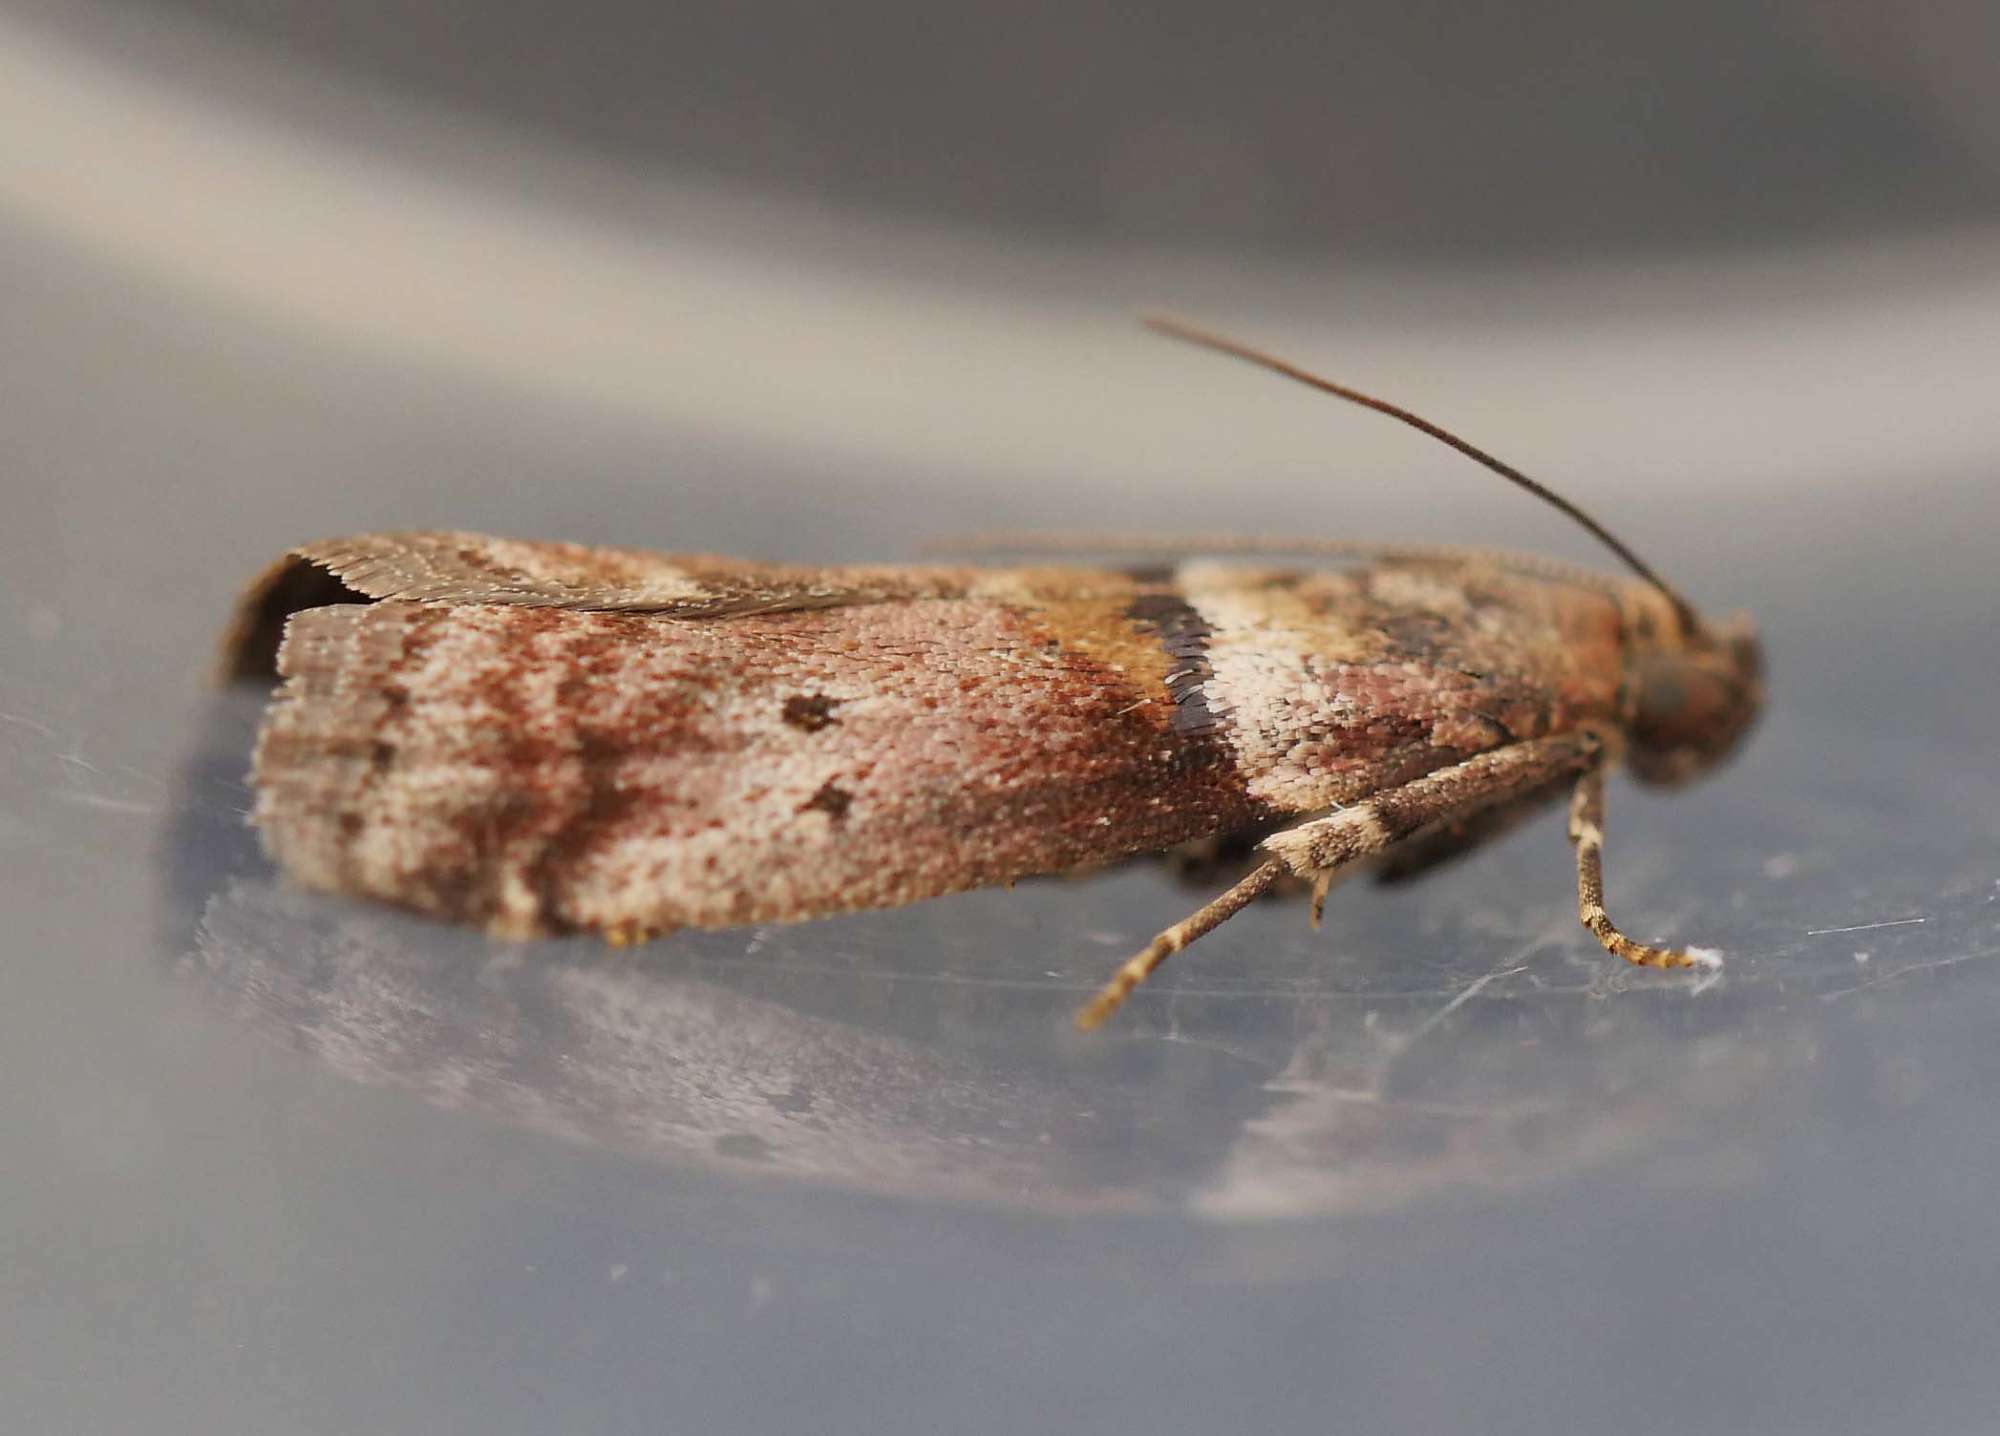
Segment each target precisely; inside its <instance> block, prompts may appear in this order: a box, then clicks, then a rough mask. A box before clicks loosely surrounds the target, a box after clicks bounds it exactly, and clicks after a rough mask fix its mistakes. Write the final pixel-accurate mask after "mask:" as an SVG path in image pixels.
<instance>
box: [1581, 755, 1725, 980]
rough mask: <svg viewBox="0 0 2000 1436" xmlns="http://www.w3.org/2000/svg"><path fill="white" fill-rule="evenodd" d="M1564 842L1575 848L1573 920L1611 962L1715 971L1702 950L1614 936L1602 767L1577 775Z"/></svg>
mask: <svg viewBox="0 0 2000 1436" xmlns="http://www.w3.org/2000/svg"><path fill="white" fill-rule="evenodd" d="M1569 840H1570V841H1571V842H1572V843H1574V844H1575V845H1576V916H1577V920H1578V921H1580V922H1581V923H1582V924H1583V925H1584V926H1585V927H1587V928H1589V929H1590V932H1591V936H1593V937H1595V938H1596V939H1597V940H1598V942H1599V943H1601V944H1603V947H1604V950H1605V951H1606V952H1608V953H1610V954H1611V955H1612V956H1614V957H1622V958H1624V959H1625V960H1626V961H1627V962H1629V963H1632V964H1634V965H1635V966H1638V967H1720V966H1722V955H1721V954H1720V953H1718V952H1716V951H1714V950H1713V949H1711V948H1706V947H1687V948H1675V947H1649V946H1647V945H1646V944H1645V943H1642V942H1634V941H1632V939H1631V938H1629V937H1627V936H1625V934H1624V933H1622V932H1620V931H1619V930H1618V926H1617V924H1616V923H1614V922H1612V921H1611V917H1610V915H1609V914H1608V913H1606V912H1605V911H1604V765H1603V764H1602V763H1598V764H1594V765H1592V766H1591V767H1589V768H1586V769H1585V770H1584V771H1583V772H1581V773H1579V774H1578V775H1577V779H1576V787H1575V788H1574V789H1573V790H1572V791H1571V792H1570V798H1569Z"/></svg>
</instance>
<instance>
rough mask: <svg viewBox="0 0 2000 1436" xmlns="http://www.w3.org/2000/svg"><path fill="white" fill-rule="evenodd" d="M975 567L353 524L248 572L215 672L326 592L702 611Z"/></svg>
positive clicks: (264, 646)
mask: <svg viewBox="0 0 2000 1436" xmlns="http://www.w3.org/2000/svg"><path fill="white" fill-rule="evenodd" d="M974 574H975V571H974V570H970V569H966V568H950V567H935V566H933V567H917V566H903V565H880V566H875V567H850V568H811V567H804V566H796V565H786V564H765V563H753V562H748V561H745V560H742V559H733V558H723V557H718V556H716V555H713V554H666V553H657V552H654V551H652V550H650V549H637V548H599V547H591V546H586V545H583V544H571V543H556V542H550V541H534V540H524V539H508V538H495V537H491V536H489V535H485V534H474V533H459V532H452V531H411V532H402V533H380V534H361V535H358V536H355V537H351V538H338V539H326V540H322V541H320V542H317V543H309V544H303V545H301V546H300V547H298V548H296V549H293V550H292V551H291V552H289V553H287V554H286V555H285V556H284V557H283V558H281V559H279V560H278V562H276V563H275V564H273V565H272V566H271V567H270V568H268V569H266V570H265V571H264V572H263V573H262V574H261V575H259V576H258V577H257V578H256V579H255V580H254V581H253V582H252V583H251V584H250V586H249V587H248V588H247V589H246V590H245V592H244V594H243V596H242V597H241V598H240V599H239V600H238V602H237V606H236V612H235V616H234V618H233V620H232V621H231V623H230V625H229V627H228V629H227V631H226V633H225V636H224V640H223V646H222V654H221V661H220V671H221V675H222V677H224V678H225V679H232V678H243V677H260V676H261V677H268V676H269V675H270V674H271V673H272V672H273V671H275V666H276V657H277V650H278V642H279V638H280V635H281V634H282V632H283V629H284V625H285V620H286V619H288V618H289V617H290V616H291V615H292V614H294V613H297V612H300V611H301V610H304V609H308V608H318V607H322V606H325V605H328V604H335V603H367V602H372V601H378V600H400V601H406V602H415V603H478V604H506V605H514V606H521V607H527V608H563V609H573V610H577V611H582V612H605V613H652V614H660V615H662V616H666V617H672V618H693V619H713V618H730V617H736V616H741V615H744V614H753V613H783V612H794V611H798V610H802V609H816V608H838V607H841V606H843V605H847V604H855V603H885V602H894V601H897V600H908V599H914V598H947V597H954V596H958V595H961V594H963V593H965V592H966V591H967V588H968V586H969V584H970V583H971V582H972V581H973V578H974Z"/></svg>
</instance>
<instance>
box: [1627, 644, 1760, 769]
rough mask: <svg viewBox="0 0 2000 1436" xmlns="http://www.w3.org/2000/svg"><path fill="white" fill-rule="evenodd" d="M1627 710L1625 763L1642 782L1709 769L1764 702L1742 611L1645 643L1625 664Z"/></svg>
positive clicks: (1757, 660) (1739, 736) (1756, 651)
mask: <svg viewBox="0 0 2000 1436" xmlns="http://www.w3.org/2000/svg"><path fill="white" fill-rule="evenodd" d="M1626 683H1627V691H1628V692H1629V694H1630V695H1631V696H1630V700H1629V701H1630V704H1631V707H1630V709H1629V712H1630V714H1631V717H1630V720H1629V726H1628V728H1627V736H1628V738H1629V739H1630V746H1629V747H1628V749H1627V751H1626V763H1627V765H1628V766H1629V767H1630V768H1631V769H1632V772H1633V775H1634V776H1636V777H1638V778H1639V779H1641V780H1642V781H1645V782H1648V783H1658V784H1663V785H1671V784H1676V783H1683V782H1686V781H1687V780H1688V779H1690V778H1694V777H1698V776H1699V775H1701V774H1702V773H1705V772H1707V771H1708V770H1709V769H1710V768H1712V767H1714V766H1715V765H1716V764H1717V763H1719V762H1721V761H1722V760H1723V759H1724V758H1726V757H1728V756H1729V755H1730V753H1732V752H1733V751H1735V748H1736V745H1737V744H1738V743H1739V742H1741V741H1742V738H1743V735H1744V734H1745V733H1747V732H1749V731H1750V727H1751V725H1752V724H1753V723H1755V722H1756V719H1757V713H1758V710H1759V709H1760V708H1761V707H1762V706H1763V702H1764V648H1763V645H1762V644H1761V643H1759V642H1758V639H1757V631H1756V629H1755V627H1754V626H1753V625H1752V624H1751V622H1750V618H1749V616H1748V615H1747V614H1736V615H1732V616H1731V617H1729V618H1726V619H1723V620H1722V621H1721V622H1719V623H1704V624H1702V625H1700V626H1699V627H1697V628H1696V629H1695V630H1694V631H1693V632H1692V633H1689V634H1686V635H1685V636H1684V637H1683V639H1682V641H1681V642H1680V643H1679V644H1677V645H1674V646H1666V645H1660V646H1647V647H1644V648H1641V649H1640V650H1639V651H1637V652H1636V653H1634V654H1633V655H1632V657H1631V658H1630V660H1629V661H1628V662H1627V664H1626Z"/></svg>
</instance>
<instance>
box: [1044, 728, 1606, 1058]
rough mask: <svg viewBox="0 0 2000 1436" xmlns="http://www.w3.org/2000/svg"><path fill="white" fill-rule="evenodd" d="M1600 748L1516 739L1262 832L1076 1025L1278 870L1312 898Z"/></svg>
mask: <svg viewBox="0 0 2000 1436" xmlns="http://www.w3.org/2000/svg"><path fill="white" fill-rule="evenodd" d="M1602 746H1603V745H1602V742H1601V740H1600V739H1599V738H1598V737H1597V736H1596V735H1595V734H1593V733H1565V734H1561V735H1558V736H1556V737H1553V738H1537V739H1533V740H1530V741H1528V742H1525V743H1515V744H1512V745H1510V746H1508V747H1505V748H1497V749H1495V750H1494V751H1492V752H1490V753H1481V754H1478V755H1477V756H1475V757H1472V758H1468V759H1466V760H1465V761H1464V762H1462V763H1454V764H1452V765H1451V766H1450V767H1448V768H1440V769H1438V770H1437V771H1436V772H1434V773H1426V774H1425V775H1424V776H1423V777H1421V778H1417V779H1415V780H1413V781H1411V782H1408V783H1405V784H1404V785H1403V786H1402V787H1400V788H1392V789H1390V790H1389V791H1388V792H1386V793H1378V794H1376V795H1375V796H1374V797H1373V798H1370V799H1369V800H1368V801H1367V802H1365V803H1356V804H1354V805H1353V806H1351V807H1347V808H1343V809H1341V810H1340V811H1339V812H1337V813H1330V814H1328V815H1327V816H1326V817H1323V818H1315V819H1313V820H1312V821H1311V822H1308V823H1302V824H1300V825H1299V826H1298V827H1296V828H1287V829H1285V830H1284V831H1283V832H1277V833H1273V834H1271V835H1270V836H1269V837H1268V838H1265V839H1264V841H1263V842H1262V843H1260V844H1258V847H1259V849H1260V850H1261V851H1263V852H1264V853H1266V854H1268V855H1269V856H1268V857H1267V858H1266V859H1265V861H1264V862H1262V863H1260V864H1259V865H1258V866H1257V868H1256V869H1255V870H1254V871H1253V872H1251V874H1250V876H1248V877H1246V878H1245V879H1243V881H1241V882H1239V883H1238V884H1236V886H1235V887H1233V888H1231V889H1229V891H1227V892H1225V893H1224V894H1222V896H1221V897H1218V898H1217V899H1215V901H1213V902H1211V903H1209V904H1208V906H1206V907H1204V908H1202V909H1201V910H1200V911H1199V912H1197V913H1195V914H1194V915H1193V916H1192V917H1188V918H1185V919H1183V920H1182V921H1180V922H1178V923H1175V924H1174V925H1173V926H1172V927H1170V928H1168V929H1167V930H1166V931H1165V932H1163V933H1161V934H1160V935H1159V936H1158V937H1156V938H1154V939H1153V940H1152V941H1151V942H1149V943H1147V944H1146V946H1145V948H1144V949H1143V950H1142V951H1140V952H1138V953H1135V954H1134V955H1133V956H1132V957H1130V958H1128V959H1127V960H1126V962H1125V963H1124V965H1123V966H1121V967H1120V968H1119V969H1118V971H1117V972H1115V973H1113V974H1112V976H1111V980H1110V981H1109V982H1107V983H1105V985H1104V987H1103V990H1102V991H1100V992H1099V993H1098V994H1097V996H1096V997H1094V998H1092V999H1091V1000H1090V1002H1089V1003H1087V1004H1086V1005H1085V1006H1084V1008H1083V1010H1082V1011H1080V1012H1078V1013H1077V1015H1076V1025H1077V1026H1078V1027H1081V1028H1083V1029H1085V1030H1086V1031H1088V1030H1089V1029H1090V1028H1093V1027H1096V1026H1097V1025H1098V1024H1099V1023H1101V1022H1103V1021H1104V1019H1105V1018H1107V1017H1109V1016H1110V1015H1111V1014H1112V1013H1113V1012H1115V1011H1117V1010H1118V1004H1119V1003H1121V1002H1123V1001H1124V1000H1125V998H1126V997H1127V995H1129V994H1130V993H1131V991H1132V989H1133V988H1135V987H1137V986H1138V985H1139V984H1140V983H1141V982H1144V981H1145V980H1146V978H1147V976H1148V975H1150V974H1151V973H1152V971H1153V969H1154V968H1156V967H1158V966H1159V965H1160V964H1161V963H1163V962H1165V961H1166V960H1167V959H1168V958H1170V957H1172V956H1173V955H1174V954H1175V953H1177V952H1179V951H1180V950H1181V949H1182V948H1184V947H1186V946H1187V945H1188V944H1189V943H1191V942H1193V941H1194V940H1195V939H1196V938H1198V937H1200V936H1201V935H1202V934H1203V933H1206V932H1208V931H1209V930H1210V929H1211V928H1213V927H1215V926H1216V925H1217V924H1219V923H1221V922H1223V921H1224V920H1226V919H1228V918H1230V917H1233V916H1235V915H1236V914H1237V913H1238V912H1241V911H1242V910H1243V908H1244V907H1246V906H1247V905H1248V904H1249V903H1250V902H1251V901H1252V900H1253V899H1254V898H1256V897H1257V895H1258V894H1259V893H1261V892H1263V891H1264V890H1265V889H1266V888H1268V887H1270V886H1271V885H1272V884H1273V883H1275V882H1276V881H1278V879H1280V878H1282V877H1284V876H1286V875H1287V874H1295V875H1297V876H1299V877H1302V878H1306V879H1309V880H1310V881H1311V882H1312V883H1313V886H1314V891H1315V893H1316V894H1321V893H1323V890H1324V885H1326V884H1330V883H1331V881H1332V879H1333V877H1334V875H1335V874H1337V873H1338V872H1340V871H1341V870H1342V869H1343V868H1347V867H1351V866H1352V865H1353V864H1354V863H1356V862H1359V861H1360V860H1361V859H1363V858H1368V857H1373V856H1374V855H1375V854H1377V853H1379V852H1381V851H1382V850H1383V849H1385V848H1388V847H1391V846H1393V845H1394V844H1396V843H1399V842H1401V841H1403V840H1404V839H1405V838H1409V837H1413V836H1415V835H1417V834H1419V833H1422V832H1425V831H1427V830H1430V829H1434V828H1436V827H1437V826H1439V825H1440V824H1443V823H1448V822H1452V821H1454V820H1457V819H1461V818H1464V817H1467V816H1469V815H1471V814H1473V813H1476V812H1479V811H1480V810H1482V809H1485V808H1489V807H1492V806H1494V805H1495V804H1498V803H1507V802H1511V801H1514V800H1515V799H1518V798H1520V797H1521V796H1522V795H1524V794H1526V793H1530V792H1533V791H1534V790H1535V789H1536V788H1539V787H1542V786H1544V785H1546V784H1547V783H1549V782H1550V781H1551V780H1552V779H1555V778H1559V777H1561V776H1563V775H1564V774H1567V773H1575V772H1578V771H1588V770H1589V769H1590V768H1592V767H1593V766H1595V765H1596V764H1597V763H1598V761H1599V756H1600V753H1601V751H1602Z"/></svg>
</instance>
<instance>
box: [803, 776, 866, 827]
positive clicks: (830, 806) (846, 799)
mask: <svg viewBox="0 0 2000 1436" xmlns="http://www.w3.org/2000/svg"><path fill="white" fill-rule="evenodd" d="M853 806H854V794H852V793H850V792H848V791H847V789H845V788H843V787H840V786H839V785H838V784H836V783H835V782H834V781H833V780H832V779H831V778H829V779H828V780H827V781H826V782H824V783H822V784H820V786H819V791H818V792H817V793H814V794H813V795H812V796H811V797H810V798H807V799H806V801H805V804H804V805H803V806H802V807H801V808H800V809H799V811H800V812H802V813H825V814H826V815H827V817H828V818H830V819H832V820H833V821H834V822H836V823H838V822H842V821H844V820H845V819H846V817H847V810H848V809H849V808H851V807H853Z"/></svg>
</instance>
